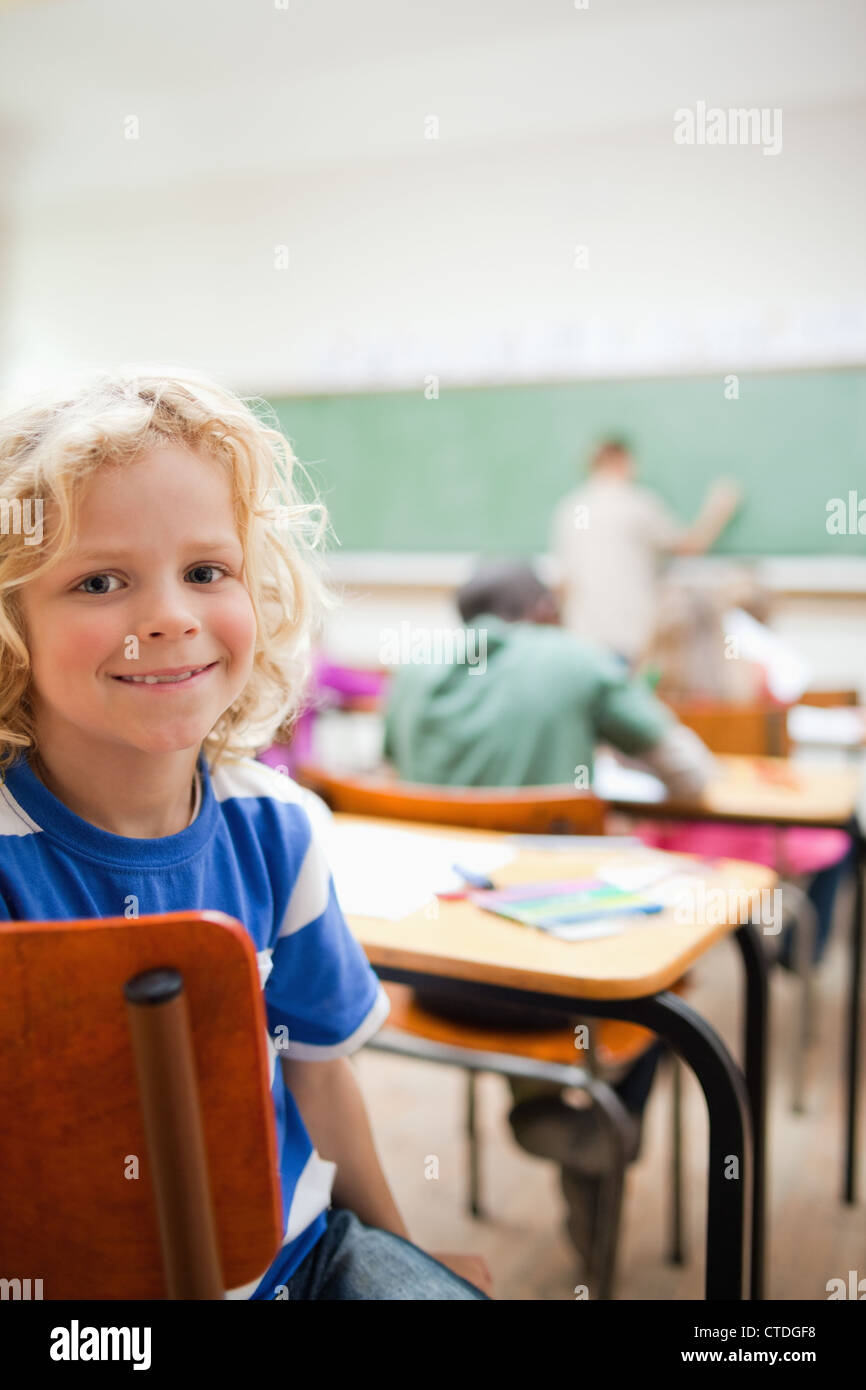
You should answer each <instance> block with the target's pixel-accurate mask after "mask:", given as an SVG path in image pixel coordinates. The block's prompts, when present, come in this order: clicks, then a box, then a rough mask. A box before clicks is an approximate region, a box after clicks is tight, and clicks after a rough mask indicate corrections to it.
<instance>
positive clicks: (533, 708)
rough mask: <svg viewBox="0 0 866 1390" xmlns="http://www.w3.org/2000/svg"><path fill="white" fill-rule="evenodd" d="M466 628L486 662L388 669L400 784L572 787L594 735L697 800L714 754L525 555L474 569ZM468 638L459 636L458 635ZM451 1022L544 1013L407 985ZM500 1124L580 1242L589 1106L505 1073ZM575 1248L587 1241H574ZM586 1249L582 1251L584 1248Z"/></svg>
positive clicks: (595, 1155) (592, 1172) (506, 1021)
mask: <svg viewBox="0 0 866 1390" xmlns="http://www.w3.org/2000/svg"><path fill="white" fill-rule="evenodd" d="M456 599H457V607H458V610H459V612H460V617H461V619H462V621H463V623H464V624H466V625H467V626H470V625H471V626H472V627H473V628H474V629H475V632H476V641H475V646H474V648H473V650H475V651H477V650H478V649H479V645H480V643H481V640H482V635H483V637H484V640H486V668H485V669H484V670H483V672H482V670H481V668H480V666H470V665H469V664H468V663H466V662H463V663H459V662H451V663H448V664H444V663H440V664H435V663H432V662H431V663H430V664H426V665H423V664H412V665H406V666H403V667H402V668H401V669H400V670H399V671H398V673H397V675H396V676H395V678H394V681H393V684H392V687H391V691H390V696H389V701H388V706H387V711H386V718H385V744H384V752H385V756H386V757H387V758H389V759H390V760H391V761H392V762H393V764H394V765H395V767H396V770H397V772H398V774H399V776H400V777H401V778H402V779H403V780H404V781H409V782H426V783H433V784H436V785H445V786H474V787H479V786H486V787H492V786H493V787H502V786H510V787H519V786H530V785H532V786H540V785H547V784H563V783H567V784H569V785H574V784H575V774H576V773H578V772H580V771H581V770H582V771H583V772H584V773H585V774H586V780H584V779H581V785H586V784H587V780H589V779H591V777H592V770H593V761H594V753H595V748H596V745H597V744H598V743H600V742H605V743H609V744H611V745H612V746H613V747H614V748H618V749H620V750H621V751H622V752H624V753H626V754H628V755H630V756H631V757H632V758H635V759H637V760H639V761H641V762H643V763H644V764H645V766H646V767H647V768H649V769H651V770H652V771H653V772H654V773H656V774H657V775H658V776H659V777H661V778H662V780H663V781H664V782H665V783H666V785H667V786H668V788H669V789H670V791H671V793H672V794H673V795H678V796H682V797H691V796H697V795H698V794H699V793H700V790H701V788H702V787H703V785H704V783H705V781H706V779H707V777H708V776H709V774H710V772H711V771H712V767H713V759H712V757H711V755H710V754H709V752H708V751H707V749H706V748H705V747H704V745H703V743H702V742H701V740H700V739H699V738H698V737H697V735H696V734H694V733H693V732H692V731H691V730H690V729H686V728H684V727H683V726H682V725H680V724H678V722H677V721H676V719H675V718H674V717H673V716H672V715H671V713H670V712H669V711H668V710H666V709H665V707H664V706H663V705H661V704H660V703H659V702H658V700H656V699H655V697H654V696H653V695H652V693H651V692H650V690H649V688H648V686H647V685H646V684H645V682H644V681H642V680H635V679H632V678H631V677H630V676H629V675H628V673H627V671H626V669H625V667H624V666H623V664H622V662H621V661H620V660H619V659H618V658H617V657H616V656H614V655H613V654H612V653H611V652H609V651H607V650H605V648H604V647H601V646H599V645H598V644H597V643H594V642H589V641H584V640H582V639H581V638H578V637H575V636H574V635H573V634H572V633H570V632H566V631H565V629H564V628H562V627H561V626H560V625H559V612H558V607H557V602H556V598H555V596H554V594H553V593H552V592H551V591H550V589H549V588H547V586H546V585H544V584H543V583H542V582H541V581H540V580H539V578H538V576H537V575H536V574H535V572H534V571H533V569H532V568H531V567H530V566H529V565H526V564H521V563H514V562H509V561H504V562H500V563H498V564H490V565H486V566H484V567H483V568H481V569H480V570H479V571H478V572H477V573H476V574H475V575H474V576H473V578H472V579H470V580H469V582H468V583H467V584H464V585H463V587H462V588H461V589H460V590H459V591H458V593H457V596H456ZM467 646H468V644H467ZM416 993H417V995H418V997H419V999H420V1000H421V1002H422V1003H423V1004H424V1006H425V1007H427V1008H432V1009H435V1010H436V1011H437V1012H439V1013H441V1014H445V1015H447V1016H448V1017H451V1018H459V1019H469V1020H471V1021H472V1022H475V1023H492V1024H498V1025H499V1026H506V1027H512V1028H513V1027H530V1028H532V1027H534V1028H549V1027H550V1016H549V1015H548V1014H538V1013H535V1014H532V1013H530V1012H529V1011H527V1010H524V1009H520V1010H503V1009H502V1008H498V1009H492V1008H490V1007H489V1006H487V1007H484V1006H481V1005H471V1006H469V1005H464V1006H462V1007H458V1006H455V1005H454V1004H453V1003H451V1002H446V1001H445V1000H443V998H442V997H441V996H439V995H437V994H436V992H435V991H431V990H427V989H425V990H424V991H417V992H416ZM661 1052H662V1047H661V1045H660V1044H658V1043H657V1044H655V1045H654V1046H653V1047H651V1048H650V1049H649V1051H647V1052H646V1053H645V1054H644V1055H643V1056H642V1057H641V1058H640V1059H639V1060H638V1061H637V1062H636V1063H635V1064H634V1066H633V1067H632V1068H631V1070H630V1071H629V1072H628V1073H627V1074H626V1076H625V1077H624V1078H622V1079H621V1080H620V1082H619V1083H618V1085H617V1086H616V1090H617V1092H618V1094H619V1096H620V1099H621V1100H622V1101H623V1104H624V1105H625V1107H626V1109H627V1110H628V1111H629V1114H630V1117H631V1119H632V1131H631V1146H630V1149H629V1151H628V1156H629V1158H630V1159H632V1158H634V1157H635V1156H636V1154H637V1151H638V1147H639V1141H640V1128H641V1119H642V1116H643V1111H644V1107H645V1105H646V1101H647V1098H648V1096H649V1093H650V1089H651V1086H652V1082H653V1077H654V1075H655V1071H656V1067H657V1064H658V1060H659V1057H660V1055H661ZM509 1081H510V1085H511V1090H512V1095H513V1098H514V1102H515V1103H514V1106H513V1108H512V1110H511V1113H510V1115H509V1121H510V1124H511V1128H512V1131H513V1133H514V1136H515V1138H516V1139H517V1142H518V1143H519V1144H520V1145H521V1147H522V1148H525V1149H526V1150H527V1151H528V1152H530V1153H533V1154H536V1155H538V1156H540V1157H545V1158H550V1159H553V1160H554V1161H556V1162H558V1163H559V1164H560V1165H561V1169H562V1173H561V1177H562V1186H563V1192H564V1194H565V1196H566V1200H567V1202H568V1206H569V1230H570V1233H571V1235H572V1239H573V1240H574V1241H575V1243H576V1244H577V1245H578V1248H580V1245H581V1238H582V1236H584V1237H585V1233H586V1232H588V1231H589V1230H591V1229H592V1221H593V1219H594V1218H593V1208H594V1204H595V1203H596V1201H597V1196H598V1189H599V1184H600V1182H601V1173H602V1172H603V1169H604V1165H605V1163H606V1162H609V1161H610V1160H611V1159H612V1155H611V1154H609V1153H608V1152H607V1149H606V1130H605V1128H604V1126H602V1125H601V1124H600V1123H599V1118H598V1112H597V1110H596V1109H595V1108H594V1107H592V1106H590V1107H587V1108H584V1109H579V1110H578V1109H576V1108H574V1107H573V1106H571V1105H569V1104H568V1103H567V1101H566V1100H565V1099H564V1098H563V1092H562V1088H561V1087H559V1086H556V1085H549V1084H545V1083H542V1082H533V1081H524V1080H521V1079H519V1078H517V1077H510V1078H509ZM584 1244H585V1239H584ZM583 1253H586V1252H585V1250H584V1252H583Z"/></svg>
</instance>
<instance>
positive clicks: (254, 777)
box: [210, 758, 332, 836]
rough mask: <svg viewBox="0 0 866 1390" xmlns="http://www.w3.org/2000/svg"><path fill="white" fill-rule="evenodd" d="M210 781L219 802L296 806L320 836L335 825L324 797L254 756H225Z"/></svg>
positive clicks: (212, 770) (213, 770)
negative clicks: (261, 802) (235, 757)
mask: <svg viewBox="0 0 866 1390" xmlns="http://www.w3.org/2000/svg"><path fill="white" fill-rule="evenodd" d="M210 783H211V789H212V791H213V794H214V796H215V797H216V799H217V801H219V802H223V801H242V800H249V799H254V800H263V799H265V800H270V801H276V802H279V803H281V804H283V805H292V806H297V807H298V808H299V809H300V810H301V811H302V812H303V813H305V815H306V817H307V819H308V820H309V822H310V826H311V829H312V831H313V833H314V834H316V835H318V836H321V835H322V834H326V833H327V832H328V830H329V828H330V826H331V824H332V816H331V812H330V810H329V809H328V807H327V806H326V805H325V803H324V801H322V799H321V797H319V796H316V794H315V792H311V791H309V790H308V789H307V788H306V787H302V786H300V784H299V783H298V782H295V781H294V780H293V779H292V778H291V777H289V776H287V775H286V773H284V772H278V771H277V770H276V768H273V767H268V765H267V763H261V762H258V761H257V759H255V758H241V759H237V760H234V759H232V760H229V759H226V760H225V761H223V762H221V763H220V764H219V766H218V767H216V768H212V769H210Z"/></svg>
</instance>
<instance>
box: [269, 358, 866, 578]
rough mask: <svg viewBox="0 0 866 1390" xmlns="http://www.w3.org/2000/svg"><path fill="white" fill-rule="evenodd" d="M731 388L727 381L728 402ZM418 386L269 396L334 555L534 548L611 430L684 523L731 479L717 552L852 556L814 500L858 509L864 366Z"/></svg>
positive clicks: (823, 506) (858, 550)
mask: <svg viewBox="0 0 866 1390" xmlns="http://www.w3.org/2000/svg"><path fill="white" fill-rule="evenodd" d="M731 389H732V388H731V387H730V386H729V388H728V390H729V392H730V390H731ZM738 390H739V397H738V398H737V399H729V398H726V395H725V378H724V377H723V375H722V374H719V375H718V376H714V377H712V378H710V377H692V378H683V379H671V378H669V379H664V380H641V381H605V382H575V383H568V384H562V385H542V386H500V387H487V388H481V387H479V388H459V389H458V388H453V387H449V386H448V385H447V383H445V382H443V383H441V384H440V394H439V397H438V399H432V400H428V399H426V398H425V395H424V392H423V390H422V389H419V390H417V391H411V392H409V391H397V392H385V393H381V394H366V395H341V396H307V397H294V398H283V399H274V398H271V400H270V402H269V404H271V405H272V406H273V407H274V409H275V410H276V413H277V415H278V416H279V419H280V423H281V426H282V428H283V430H284V431H285V433H286V434H287V435H288V437H289V438H290V439H291V440H292V443H293V445H294V447H295V452H296V454H297V455H298V457H299V458H300V459H301V460H302V461H303V462H304V464H305V465H306V466H307V467H308V469H309V471H310V474H311V477H312V480H313V482H314V484H315V486H316V487H317V488H318V489H319V492H320V494H321V495H322V497H323V500H324V501H325V503H326V505H327V506H328V509H329V511H330V515H331V521H332V525H333V527H334V530H335V532H336V534H337V536H338V538H339V540H340V543H341V545H342V546H343V548H344V549H346V550H396V551H401V550H428V551H447V550H466V551H482V552H487V553H490V552H494V553H497V554H505V553H510V554H523V555H529V554H532V553H534V552H540V551H544V550H545V549H546V548H547V541H548V527H549V522H550V517H551V513H552V510H553V507H554V506H555V504H556V502H557V501H558V499H559V498H560V497H561V496H562V495H563V494H564V493H565V492H567V491H568V490H570V489H571V488H573V487H574V486H576V484H577V483H578V482H579V481H580V479H581V478H582V477H583V476H584V473H583V470H584V464H585V459H586V456H587V453H588V452H589V450H590V448H591V446H592V445H593V443H594V442H595V441H596V440H597V439H598V438H599V437H601V436H604V435H606V434H617V435H620V434H624V435H625V436H626V437H627V438H628V439H629V440H630V441H631V442H632V446H633V448H634V450H635V452H636V455H637V458H638V461H639V464H640V469H641V479H642V481H644V482H646V483H648V484H651V485H652V486H653V487H655V488H656V489H657V490H658V492H659V493H660V494H661V495H662V496H663V497H664V498H665V499H666V500H667V501H668V502H669V503H670V504H671V506H672V507H673V508H674V510H675V511H676V512H677V513H678V514H679V515H680V516H681V517H682V518H683V519H684V520H688V519H691V518H692V517H694V515H695V513H696V511H697V509H698V507H699V505H700V502H701V498H702V496H703V494H704V491H705V489H706V486H707V485H708V483H709V482H710V481H711V480H712V479H713V478H714V477H716V476H717V475H719V474H727V475H732V476H734V477H736V478H738V479H739V480H740V481H741V483H742V484H743V486H744V488H745V491H746V499H745V503H744V506H743V508H742V510H741V512H740V513H739V514H738V516H737V517H736V518H735V520H734V521H733V522H732V524H731V525H730V527H729V528H728V530H727V531H726V532H725V534H724V535H723V537H722V538H721V540H720V541H719V542H718V544H717V546H716V550H717V551H719V552H720V553H724V554H729V555H797V554H800V555H822V554H836V555H852V554H862V553H864V549H866V536H862V535H857V534H854V535H851V534H843V535H831V534H830V533H828V530H827V503H828V501H829V500H830V499H831V498H834V497H844V498H847V496H848V493H849V492H850V491H851V490H852V489H855V490H856V489H858V488H859V494H860V496H861V497H863V498H866V466H864V464H866V371H862V370H854V369H851V370H838V371H812V372H783V373H763V374H758V373H755V374H749V373H742V374H741V375H740V376H739V381H738Z"/></svg>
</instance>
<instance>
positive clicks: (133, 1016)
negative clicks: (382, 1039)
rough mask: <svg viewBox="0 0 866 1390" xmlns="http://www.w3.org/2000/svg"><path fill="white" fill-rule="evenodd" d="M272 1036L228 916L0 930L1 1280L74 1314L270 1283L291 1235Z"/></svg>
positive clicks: (240, 937) (215, 1295) (250, 953)
mask: <svg viewBox="0 0 866 1390" xmlns="http://www.w3.org/2000/svg"><path fill="white" fill-rule="evenodd" d="M266 1031H267V1023H266V1015H265V1008H264V1001H263V999H262V990H261V982H260V976H259V970H258V967H257V962H256V952H255V948H254V946H253V943H252V941H251V939H250V937H249V936H248V934H247V932H246V931H245V930H244V928H243V927H242V926H241V924H240V923H239V922H237V921H236V920H235V919H234V918H232V917H228V916H226V915H225V914H224V913H221V912H172V913H165V914H159V915H153V916H145V917H139V918H130V919H127V918H124V917H108V918H95V919H85V920H73V921H61V922H3V923H0V1105H2V1109H3V1117H4V1118H3V1139H2V1144H0V1148H2V1155H3V1156H2V1163H0V1170H2V1180H0V1233H2V1235H0V1249H2V1257H3V1258H2V1274H3V1275H4V1277H6V1278H9V1279H19V1280H22V1281H23V1280H26V1279H36V1278H38V1279H41V1280H42V1296H43V1297H44V1298H45V1299H76V1300H77V1299H124V1300H128V1299H221V1298H222V1297H223V1295H224V1293H225V1290H226V1289H234V1288H240V1287H242V1286H243V1285H245V1284H248V1283H250V1282H251V1281H252V1280H254V1279H257V1278H259V1277H261V1275H262V1274H263V1273H264V1271H265V1270H266V1269H267V1268H268V1267H269V1265H270V1264H271V1263H272V1261H273V1260H274V1258H275V1256H276V1254H277V1251H278V1249H279V1247H280V1243H281V1241H282V1239H283V1229H282V1198H281V1193H280V1186H279V1178H278V1174H277V1154H276V1134H275V1126H274V1116H273V1102H272V1100H271V1095H270V1083H269V1065H268V1056H267V1044H266V1036H265V1035H266ZM135 1166H137V1168H138V1176H137V1177H136V1176H134V1175H133V1173H134V1167H135Z"/></svg>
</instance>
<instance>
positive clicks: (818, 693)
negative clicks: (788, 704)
mask: <svg viewBox="0 0 866 1390" xmlns="http://www.w3.org/2000/svg"><path fill="white" fill-rule="evenodd" d="M859 703H860V694H859V691H857V690H807V691H805V692H804V693H803V694H802V695H801V696H800V698H799V700H798V701H797V704H798V705H814V706H816V707H817V708H818V709H843V708H846V707H847V706H849V705H859Z"/></svg>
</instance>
